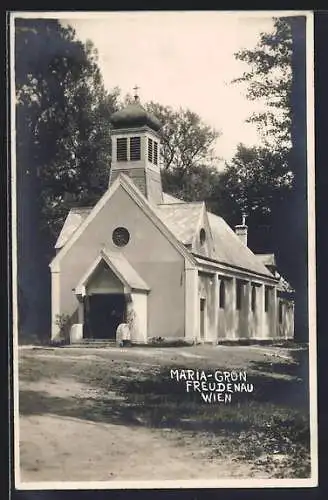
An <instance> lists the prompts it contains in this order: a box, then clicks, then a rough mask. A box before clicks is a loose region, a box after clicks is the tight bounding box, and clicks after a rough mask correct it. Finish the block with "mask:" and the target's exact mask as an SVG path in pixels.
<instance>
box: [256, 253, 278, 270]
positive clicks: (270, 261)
mask: <svg viewBox="0 0 328 500" xmlns="http://www.w3.org/2000/svg"><path fill="white" fill-rule="evenodd" d="M255 256H256V258H257V259H259V260H260V261H261V262H262V263H263V264H264V265H265V266H272V267H276V258H275V255H274V253H257V254H255Z"/></svg>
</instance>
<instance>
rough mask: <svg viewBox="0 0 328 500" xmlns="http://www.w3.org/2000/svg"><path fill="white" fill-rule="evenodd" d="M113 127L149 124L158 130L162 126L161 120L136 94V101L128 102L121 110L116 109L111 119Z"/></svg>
mask: <svg viewBox="0 0 328 500" xmlns="http://www.w3.org/2000/svg"><path fill="white" fill-rule="evenodd" d="M110 121H111V123H112V125H113V128H114V129H119V128H131V127H132V128H133V127H142V126H144V125H148V127H150V128H151V129H153V130H155V131H156V132H157V131H158V130H159V129H160V128H161V127H162V124H161V122H160V121H159V120H158V119H157V118H156V116H154V115H153V114H152V113H149V112H148V111H147V110H146V109H145V108H144V107H143V106H142V105H141V104H140V102H139V98H138V97H137V96H135V100H134V102H132V103H131V104H128V105H127V106H126V107H125V108H123V109H121V110H120V111H116V113H114V114H113V115H112V116H111V119H110Z"/></svg>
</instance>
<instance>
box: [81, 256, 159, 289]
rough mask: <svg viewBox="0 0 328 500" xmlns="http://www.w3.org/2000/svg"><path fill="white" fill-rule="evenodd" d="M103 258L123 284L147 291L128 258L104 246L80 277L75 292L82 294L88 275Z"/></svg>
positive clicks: (144, 283) (89, 275)
mask: <svg viewBox="0 0 328 500" xmlns="http://www.w3.org/2000/svg"><path fill="white" fill-rule="evenodd" d="M102 260H104V261H105V263H106V264H107V266H108V267H109V268H110V269H111V270H112V271H113V273H114V274H115V275H116V276H117V278H118V279H119V280H120V281H121V283H123V284H124V285H125V286H127V287H128V288H130V289H131V290H144V291H149V290H150V288H149V286H148V285H147V283H146V282H145V281H144V280H143V279H142V278H141V276H139V274H138V273H137V271H136V270H135V269H134V268H133V267H132V266H131V264H130V263H129V262H128V260H127V259H126V258H125V257H124V256H123V255H122V254H121V253H118V252H117V253H116V252H115V253H113V252H109V251H108V250H107V249H106V248H103V249H102V250H101V252H100V255H98V257H97V258H96V259H95V261H94V262H93V263H92V264H91V266H90V267H89V269H88V270H87V272H86V273H85V274H84V276H83V277H82V278H81V280H80V282H79V284H78V285H77V287H76V289H75V292H76V293H77V294H79V293H81V294H82V295H83V289H84V287H85V285H86V284H87V283H88V281H89V279H90V277H91V276H92V274H93V273H94V271H95V270H96V269H97V267H98V265H99V263H100V262H101V261H102Z"/></svg>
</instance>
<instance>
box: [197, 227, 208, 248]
mask: <svg viewBox="0 0 328 500" xmlns="http://www.w3.org/2000/svg"><path fill="white" fill-rule="evenodd" d="M199 240H200V244H201V245H203V244H204V243H205V240H206V233H205V229H204V228H203V227H202V229H201V230H200V231H199Z"/></svg>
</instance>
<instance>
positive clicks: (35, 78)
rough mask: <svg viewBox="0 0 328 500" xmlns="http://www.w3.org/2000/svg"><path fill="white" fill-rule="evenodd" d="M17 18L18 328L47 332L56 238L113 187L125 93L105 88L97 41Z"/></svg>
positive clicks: (40, 21) (53, 25)
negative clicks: (113, 122) (117, 120)
mask: <svg viewBox="0 0 328 500" xmlns="http://www.w3.org/2000/svg"><path fill="white" fill-rule="evenodd" d="M15 21H16V26H15V90H16V103H17V105H16V178H17V182H16V199H17V248H18V250H17V252H18V255H17V263H18V282H19V288H20V294H19V297H18V308H19V329H20V333H23V334H33V335H39V336H41V337H47V335H48V334H49V327H50V325H49V318H50V272H49V267H48V266H49V262H50V260H51V257H52V256H53V246H54V241H55V239H56V236H57V235H58V232H59V230H60V228H61V226H62V224H63V221H64V219H65V217H66V215H67V212H68V210H69V208H70V207H71V206H72V205H73V204H76V203H78V204H85V203H89V202H94V201H96V200H97V199H98V198H99V197H100V196H101V194H102V193H103V192H104V190H105V189H106V187H107V176H108V171H109V166H110V126H109V116H110V114H111V112H112V111H113V110H114V109H116V99H117V95H118V91H117V90H116V89H114V91H113V92H112V93H111V94H109V95H108V94H107V93H106V92H105V90H104V87H103V84H102V79H101V75H100V71H99V68H98V66H97V54H96V51H95V50H94V48H93V46H92V43H91V42H88V43H87V44H86V45H83V44H82V43H81V42H79V41H78V40H76V38H75V33H74V30H73V29H71V28H69V27H68V28H65V27H63V26H62V25H61V24H60V23H59V22H58V21H56V20H51V19H19V18H17V19H16V20H15ZM22 312H24V314H20V313H22Z"/></svg>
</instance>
